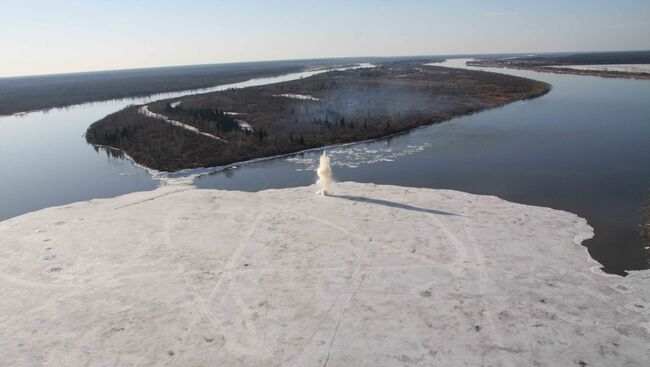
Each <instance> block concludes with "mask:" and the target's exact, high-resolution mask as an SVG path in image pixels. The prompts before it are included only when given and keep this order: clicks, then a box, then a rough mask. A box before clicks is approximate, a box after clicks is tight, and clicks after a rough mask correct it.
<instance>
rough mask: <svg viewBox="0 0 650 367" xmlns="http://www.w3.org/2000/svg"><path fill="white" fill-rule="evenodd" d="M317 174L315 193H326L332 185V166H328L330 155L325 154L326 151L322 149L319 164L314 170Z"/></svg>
mask: <svg viewBox="0 0 650 367" xmlns="http://www.w3.org/2000/svg"><path fill="white" fill-rule="evenodd" d="M316 173H317V174H318V181H316V184H317V185H318V189H319V190H318V192H317V194H321V195H327V194H328V193H329V191H330V188H331V187H332V167H330V157H328V156H327V152H325V151H323V154H322V155H321V156H320V164H319V165H318V169H317V170H316Z"/></svg>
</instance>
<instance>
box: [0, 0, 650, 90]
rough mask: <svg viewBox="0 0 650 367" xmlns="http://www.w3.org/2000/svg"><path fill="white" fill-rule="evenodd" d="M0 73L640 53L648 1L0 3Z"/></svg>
mask: <svg viewBox="0 0 650 367" xmlns="http://www.w3.org/2000/svg"><path fill="white" fill-rule="evenodd" d="M0 9H1V11H0V77H2V76H17V75H33V74H50V73H64V72H76V71H91V70H111V69H126V68H136V67H151V66H172V65H191V64H211V63H222V62H238V61H259V60H285V59H305V58H324V57H347V56H397V55H401V56H410V55H445V54H470V53H510V52H512V53H519V52H556V51H557V52H560V51H599V50H603V51H604V50H647V49H650V0H617V1H609V0H607V1H606V0H563V1H561V0H545V1H528V0H494V1H490V0H441V1H435V0H429V1H426V0H402V1H399V0H374V1H371V0H347V1H344V0H320V1H312V0H302V1H300V0H259V1H252V0H232V1H225V0H213V1H201V0H184V1H166V0H158V1H151V0H140V1H137V0H133V1H123V0H117V1H104V0H92V1H89V0H84V1H82V0H45V1H35V0H15V1H12V0H0Z"/></svg>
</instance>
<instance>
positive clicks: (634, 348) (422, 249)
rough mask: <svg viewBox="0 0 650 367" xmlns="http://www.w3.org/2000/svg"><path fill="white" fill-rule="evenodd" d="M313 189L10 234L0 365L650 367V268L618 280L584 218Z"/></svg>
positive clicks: (64, 217) (430, 197) (30, 221)
mask: <svg viewBox="0 0 650 367" xmlns="http://www.w3.org/2000/svg"><path fill="white" fill-rule="evenodd" d="M315 192H316V187H315V186H309V187H299V188H290V189H279V190H267V191H261V192H240V191H221V190H200V189H196V188H193V187H191V186H185V185H178V184H175V185H167V186H163V187H160V188H158V189H156V190H153V191H146V192H136V193H131V194H127V195H123V196H118V197H115V198H110V199H95V200H90V201H85V202H79V203H74V204H70V205H65V206H60V207H54V208H48V209H43V210H41V211H38V212H34V213H29V214H25V215H22V216H19V217H15V218H11V219H8V220H5V221H2V222H0V238H2V239H3V240H2V256H0V292H1V293H2V295H3V297H2V300H1V301H0V324H1V325H2V328H0V340H3V341H6V343H4V344H3V346H2V348H0V360H2V361H3V363H6V364H7V365H15V366H27V365H44V366H87V365H97V366H143V365H144V366H253V365H259V366H325V365H327V366H435V365H440V366H449V365H467V366H481V365H484V366H598V365H603V366H645V365H647V362H648V358H649V357H650V355H649V349H648V345H649V344H650V271H648V270H645V271H631V272H630V275H628V276H627V277H619V276H615V275H609V274H603V273H602V272H601V271H600V270H599V267H600V265H599V264H598V263H596V262H595V261H594V260H592V259H591V258H590V257H589V255H588V254H587V250H586V248H585V247H583V246H580V243H581V242H582V241H583V240H585V239H588V238H590V237H591V236H593V230H592V228H591V227H590V226H589V225H588V224H587V222H586V221H585V220H584V219H582V218H580V217H578V216H576V215H574V214H571V213H568V212H565V211H559V210H553V209H550V208H543V207H534V206H528V205H521V204H515V203H511V202H507V201H505V200H502V199H499V198H497V197H494V196H480V195H473V194H468V193H462V192H458V191H451V190H432V189H419V188H409V187H398V186H382V185H373V184H359V183H351V182H344V183H337V184H336V185H335V186H334V187H333V189H332V190H331V193H330V196H320V195H315V194H314V193H315ZM387 228H389V229H390V230H387Z"/></svg>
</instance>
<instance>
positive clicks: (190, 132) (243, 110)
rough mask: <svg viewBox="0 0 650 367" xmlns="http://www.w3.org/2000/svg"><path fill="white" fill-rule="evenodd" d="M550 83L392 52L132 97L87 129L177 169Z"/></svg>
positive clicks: (153, 163) (422, 117)
mask: <svg viewBox="0 0 650 367" xmlns="http://www.w3.org/2000/svg"><path fill="white" fill-rule="evenodd" d="M549 90H550V85H548V84H546V83H543V82H539V81H535V80H530V79H525V78H519V77H514V76H509V75H504V74H498V73H488V72H480V71H471V70H461V69H450V68H444V67H439V66H424V65H422V63H421V62H407V61H404V62H389V63H384V64H380V65H378V66H377V67H375V68H372V69H357V70H347V71H339V72H329V73H325V74H320V75H316V76H313V77H310V78H305V79H300V80H296V81H291V82H284V83H278V84H272V85H266V86H260V87H251V88H244V89H232V90H227V91H222V92H214V93H207V94H198V95H192V96H188V97H184V98H182V99H180V100H163V101H158V102H154V103H151V104H149V105H147V106H130V107H127V108H125V109H124V110H121V111H118V112H116V113H113V114H111V115H108V116H106V117H105V118H103V119H101V120H99V121H97V122H95V123H94V124H92V125H91V126H90V127H89V128H88V131H87V133H86V139H87V141H88V142H89V143H91V144H93V145H96V146H103V147H110V148H112V149H117V150H120V151H122V152H125V153H127V154H128V155H129V156H130V157H131V158H132V159H133V160H135V161H136V162H138V163H140V164H143V165H144V166H147V167H150V168H153V169H156V170H161V171H177V170H181V169H185V168H195V167H213V166H220V165H226V164H229V163H233V162H239V161H246V160H250V159H253V158H260V157H266V156H273V155H278V154H286V153H292V152H297V151H301V150H305V149H309V148H316V147H321V146H326V145H331V144H341V143H349V142H354V141H362V140H368V139H374V138H380V137H384V136H388V135H392V134H396V133H400V132H404V131H408V130H410V129H413V128H416V127H418V126H422V125H426V124H432V123H438V122H442V121H445V120H449V119H451V118H453V117H456V116H460V115H464V114H468V113H473V112H477V111H480V110H484V109H487V108H494V107H498V106H501V105H504V104H507V103H510V102H513V101H516V100H522V99H527V98H534V97H537V96H540V95H543V94H545V93H547V92H548V91H549Z"/></svg>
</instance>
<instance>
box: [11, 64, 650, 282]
mask: <svg viewBox="0 0 650 367" xmlns="http://www.w3.org/2000/svg"><path fill="white" fill-rule="evenodd" d="M446 64H447V65H449V66H462V65H463V63H462V62H460V61H458V60H451V61H450V62H447V63H446ZM498 71H501V72H507V73H509V74H515V75H522V76H526V77H530V78H533V79H537V80H544V81H547V82H549V83H551V84H552V85H553V90H552V91H551V93H549V94H547V95H546V96H543V97H541V98H538V99H535V100H532V101H527V102H516V103H513V104H510V105H507V106H505V107H502V108H499V109H495V110H490V111H485V112H481V113H478V114H475V115H471V116H465V117H461V118H457V119H454V120H452V121H449V122H446V123H444V124H440V125H435V126H430V127H426V128H422V129H418V130H416V131H413V132H411V133H409V134H406V135H402V136H398V137H394V138H391V139H388V140H382V141H377V142H374V143H369V144H357V145H352V146H348V147H343V148H336V149H332V150H329V152H330V153H331V154H332V158H333V162H334V173H335V176H336V178H337V179H338V180H341V181H345V180H353V181H359V182H373V183H378V184H393V185H403V186H413V187H429V188H449V189H456V190H462V191H467V192H472V193H478V194H490V195H497V196H499V197H502V198H504V199H507V200H510V201H514V202H519V203H526V204H533V205H540V206H548V207H552V208H556V209H563V210H567V211H571V212H574V213H576V214H578V215H580V216H582V217H585V218H587V220H588V221H589V223H590V224H591V225H592V226H593V227H594V228H595V232H596V236H595V238H594V239H592V240H590V241H587V242H586V245H587V246H588V248H589V252H590V254H591V255H592V256H593V257H594V258H595V259H596V260H598V261H600V262H601V263H603V264H604V265H605V270H606V271H608V272H614V273H619V274H621V273H623V272H624V270H631V269H644V268H648V262H647V260H648V256H647V252H646V250H645V249H644V248H643V246H642V245H641V243H640V241H639V240H638V233H639V228H638V226H639V223H640V214H639V209H640V207H641V206H642V204H643V201H644V195H645V193H646V192H647V190H648V189H650V164H649V163H648V162H650V146H649V142H650V103H648V100H649V97H650V81H639V80H627V79H604V78H597V77H587V76H571V75H559V74H557V75H556V74H542V73H535V72H524V71H510V70H508V71H505V70H498ZM169 97H171V96H170V95H162V96H153V97H149V98H146V99H138V100H134V101H112V102H107V103H100V104H87V105H82V106H77V107H73V108H71V109H69V110H55V111H52V112H50V113H48V114H44V113H33V114H28V115H27V116H25V117H23V118H19V117H4V118H0V172H2V180H0V220H2V219H6V218H10V217H13V216H16V215H19V214H22V213H25V212H29V211H33V210H37V209H41V208H44V207H49V206H53V205H61V204H66V203H71V202H75V201H80V200H87V199H90V198H97V197H111V196H115V195H118V194H122V193H128V192H133V191H141V190H150V189H153V188H155V187H156V186H157V185H158V181H156V180H154V179H152V178H151V176H150V175H149V174H148V173H147V172H146V171H145V170H144V169H142V168H140V167H137V166H134V165H133V164H131V163H130V162H128V161H126V160H122V159H116V158H111V157H108V156H107V155H106V154H105V153H104V152H101V151H100V152H99V153H98V152H95V151H94V149H93V148H92V147H91V146H89V145H88V144H86V142H85V139H84V138H83V137H82V134H83V132H84V131H85V130H86V128H87V127H88V125H90V124H91V123H92V122H93V121H95V120H97V119H99V118H101V117H103V116H105V115H106V114H108V113H111V112H113V111H116V110H117V109H119V108H122V107H123V106H125V105H127V104H129V103H144V102H145V101H146V100H151V99H157V98H169ZM319 154H320V153H319V152H312V153H306V154H304V155H302V156H297V157H294V158H289V159H287V158H279V159H274V160H270V161H264V162H258V163H255V164H250V165H242V166H240V167H238V168H236V169H229V170H226V171H223V172H219V173H216V174H212V175H208V176H200V177H199V178H197V179H196V180H195V184H196V186H198V187H201V188H220V189H231V190H246V191H255V190H261V189H266V188H282V187H293V186H302V185H308V184H311V183H313V182H314V180H315V178H314V177H315V173H314V171H313V169H314V168H315V165H316V162H317V156H318V155H319Z"/></svg>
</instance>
